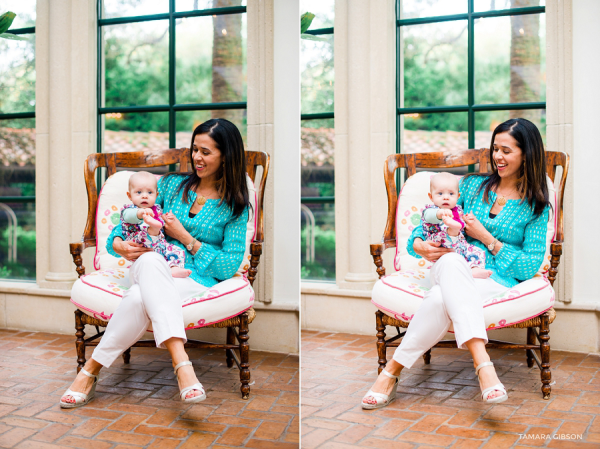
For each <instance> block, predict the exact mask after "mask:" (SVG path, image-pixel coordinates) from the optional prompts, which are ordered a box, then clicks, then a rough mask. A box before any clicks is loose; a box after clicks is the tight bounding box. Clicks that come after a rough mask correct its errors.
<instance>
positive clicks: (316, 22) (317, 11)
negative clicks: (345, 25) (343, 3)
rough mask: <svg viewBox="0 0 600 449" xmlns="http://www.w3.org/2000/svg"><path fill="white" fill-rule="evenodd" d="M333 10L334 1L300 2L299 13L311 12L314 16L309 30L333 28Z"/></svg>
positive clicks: (301, 0)
mask: <svg viewBox="0 0 600 449" xmlns="http://www.w3.org/2000/svg"><path fill="white" fill-rule="evenodd" d="M334 10H335V0H300V11H301V12H302V14H304V13H305V12H311V13H313V14H314V15H315V18H314V19H313V21H312V22H311V24H310V27H309V28H308V29H309V30H316V29H317V28H331V27H333V18H334V17H335V11H334Z"/></svg>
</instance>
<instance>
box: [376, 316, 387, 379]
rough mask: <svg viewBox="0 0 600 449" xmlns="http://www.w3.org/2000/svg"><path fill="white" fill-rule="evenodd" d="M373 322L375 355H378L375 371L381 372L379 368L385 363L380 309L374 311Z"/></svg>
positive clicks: (383, 327) (383, 332)
mask: <svg viewBox="0 0 600 449" xmlns="http://www.w3.org/2000/svg"><path fill="white" fill-rule="evenodd" d="M375 322H376V329H377V356H378V357H379V360H378V362H379V369H378V370H377V373H378V374H381V370H382V369H383V368H385V365H387V354H386V348H385V326H384V324H383V312H382V311H381V310H378V311H377V312H375Z"/></svg>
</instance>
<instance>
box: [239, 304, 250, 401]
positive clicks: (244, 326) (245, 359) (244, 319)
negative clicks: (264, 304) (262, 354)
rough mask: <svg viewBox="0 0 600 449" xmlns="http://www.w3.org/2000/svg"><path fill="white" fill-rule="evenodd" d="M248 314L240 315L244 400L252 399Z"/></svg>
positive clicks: (241, 375) (241, 378)
mask: <svg viewBox="0 0 600 449" xmlns="http://www.w3.org/2000/svg"><path fill="white" fill-rule="evenodd" d="M249 338H250V337H248V314H247V313H245V312H244V313H242V314H241V315H240V336H239V341H240V366H241V368H240V382H241V383H242V386H241V388H240V390H241V391H242V399H248V398H249V397H250V369H249V368H250V363H249V359H250V346H249V345H248V339H249Z"/></svg>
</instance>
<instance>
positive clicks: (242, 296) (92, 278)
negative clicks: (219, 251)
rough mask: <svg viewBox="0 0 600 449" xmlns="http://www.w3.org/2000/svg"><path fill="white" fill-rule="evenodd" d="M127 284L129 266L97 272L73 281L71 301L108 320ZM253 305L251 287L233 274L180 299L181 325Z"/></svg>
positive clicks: (224, 316)
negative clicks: (182, 301)
mask: <svg viewBox="0 0 600 449" xmlns="http://www.w3.org/2000/svg"><path fill="white" fill-rule="evenodd" d="M129 287H130V283H129V269H127V268H114V269H109V270H104V271H97V272H94V273H90V274H88V275H85V276H82V277H81V278H80V279H78V280H77V281H76V282H75V284H74V285H73V288H72V290H71V302H72V303H73V304H75V306H76V307H77V308H78V309H79V310H81V311H82V312H84V313H86V314H88V315H90V316H92V317H94V318H99V319H101V320H104V321H108V320H110V318H111V316H112V314H113V313H114V311H115V310H116V309H117V306H118V305H119V303H120V302H121V300H122V299H123V293H124V292H125V291H126V290H128V289H129ZM253 304H254V290H253V289H252V287H251V286H250V282H248V280H247V279H246V278H245V277H244V276H242V275H236V276H235V277H233V278H232V279H228V280H227V281H223V282H220V283H218V284H217V285H215V286H214V287H212V288H210V289H208V290H206V291H204V292H201V293H199V294H198V295H197V296H193V297H191V298H188V299H186V300H184V303H183V321H184V323H183V324H184V326H185V328H186V329H194V328H197V327H204V326H208V325H209V324H213V323H218V322H220V321H224V320H227V319H229V318H232V317H234V316H237V315H239V314H240V313H242V312H244V311H246V310H248V309H249V308H250V307H252V305H253Z"/></svg>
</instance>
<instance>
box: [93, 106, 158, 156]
mask: <svg viewBox="0 0 600 449" xmlns="http://www.w3.org/2000/svg"><path fill="white" fill-rule="evenodd" d="M104 123H105V126H104V148H103V152H104V153H117V152H124V151H143V150H164V149H167V148H169V114H168V113H167V112H152V113H136V114H121V113H117V114H106V115H105V119H104Z"/></svg>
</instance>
